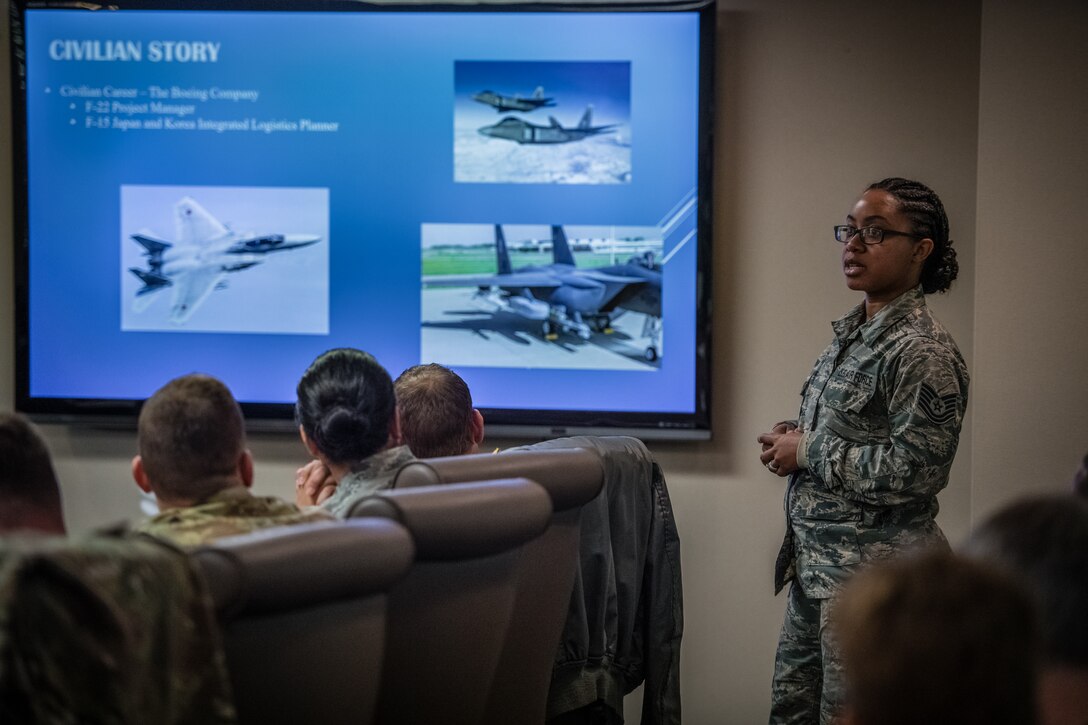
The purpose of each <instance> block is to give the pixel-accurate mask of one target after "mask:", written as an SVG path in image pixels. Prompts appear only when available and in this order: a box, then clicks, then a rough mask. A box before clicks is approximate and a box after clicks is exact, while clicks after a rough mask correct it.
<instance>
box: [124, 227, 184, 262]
mask: <svg viewBox="0 0 1088 725" xmlns="http://www.w3.org/2000/svg"><path fill="white" fill-rule="evenodd" d="M131 236H132V240H133V241H135V242H138V243H139V245H140V246H141V247H143V248H144V256H145V257H147V264H148V266H149V267H151V270H152V271H153V272H157V271H158V270H159V269H161V268H162V253H163V252H165V251H166V250H167V249H169V248H170V247H172V246H174V245H173V244H171V243H170V242H165V241H163V240H162V239H159V238H157V237H154V236H152V235H151V234H150V233H146V232H143V231H141V232H138V233H136V234H133V235H131Z"/></svg>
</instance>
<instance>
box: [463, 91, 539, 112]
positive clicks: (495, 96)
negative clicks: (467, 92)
mask: <svg viewBox="0 0 1088 725" xmlns="http://www.w3.org/2000/svg"><path fill="white" fill-rule="evenodd" d="M472 100H474V101H479V102H480V103H485V104H487V105H489V106H492V107H494V109H495V110H496V111H498V112H499V113H502V112H503V111H522V112H525V113H528V112H529V111H535V110H536V109H538V108H548V107H551V106H554V105H555V99H554V98H545V97H544V87H543V86H537V87H536V90H535V91H533V95H531V96H529V97H528V98H523V97H521V96H516V95H515V96H504V95H502V94H501V93H495V92H494V91H480V92H479V93H477V94H475V95H474V96H473V97H472Z"/></svg>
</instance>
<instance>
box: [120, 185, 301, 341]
mask: <svg viewBox="0 0 1088 725" xmlns="http://www.w3.org/2000/svg"><path fill="white" fill-rule="evenodd" d="M174 225H175V239H174V242H173V243H171V242H167V241H165V240H162V239H159V238H156V237H155V236H152V235H151V234H150V233H146V232H143V231H141V232H140V233H138V234H133V235H131V236H132V239H133V240H134V241H136V242H138V243H139V244H140V246H142V247H143V248H144V255H143V256H144V258H145V259H146V260H147V269H140V268H139V267H130V268H129V271H130V272H132V273H133V274H134V275H136V276H137V277H138V278H139V279H140V281H141V282H143V286H142V287H141V288H140V289H139V290H137V291H136V299H135V300H134V301H133V305H132V307H133V309H134V310H135V311H136V312H142V311H143V310H145V309H146V308H147V307H148V306H149V305H150V304H151V303H152V302H153V301H154V300H155V298H156V297H157V296H158V295H156V294H155V293H157V292H161V291H162V290H164V289H166V288H168V287H171V288H173V290H174V296H173V301H172V303H171V308H170V322H173V323H174V324H178V325H180V324H183V323H185V322H186V321H188V319H189V318H190V317H192V316H193V313H194V312H196V309H197V308H198V307H199V306H200V305H201V304H202V303H203V302H204V300H206V299H207V298H208V295H210V294H211V293H212V292H213V291H215V290H216V289H222V288H223V287H225V286H226V282H225V280H224V278H225V277H226V276H227V274H229V273H230V272H240V271H242V270H243V269H249V268H250V267H254V266H256V265H258V264H260V263H261V262H263V261H265V259H266V258H267V257H268V255H269V254H272V253H275V252H286V251H288V250H291V249H301V248H302V247H308V246H310V245H311V244H316V243H317V242H319V241H321V237H319V236H314V235H308V234H266V235H253V234H238V233H236V232H234V231H232V230H231V229H230V228H229V227H227V226H226V225H225V224H223V223H222V222H220V221H219V220H218V219H216V218H215V217H214V216H212V215H211V214H210V213H208V211H207V210H206V209H204V207H202V206H201V205H200V204H198V203H197V202H196V201H195V200H194V199H193V198H191V197H188V196H186V197H182V198H181V199H180V200H179V201H178V202H177V204H175V205H174Z"/></svg>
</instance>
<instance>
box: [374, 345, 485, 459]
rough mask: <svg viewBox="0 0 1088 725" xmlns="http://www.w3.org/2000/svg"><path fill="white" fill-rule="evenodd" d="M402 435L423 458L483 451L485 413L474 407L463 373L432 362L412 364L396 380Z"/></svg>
mask: <svg viewBox="0 0 1088 725" xmlns="http://www.w3.org/2000/svg"><path fill="white" fill-rule="evenodd" d="M393 385H394V388H395V390H396V394H397V408H398V410H399V411H400V435H401V439H402V440H403V441H404V443H405V444H406V445H407V446H408V447H409V448H411V449H412V453H414V454H415V455H416V456H418V457H419V458H438V457H440V456H460V455H463V454H466V453H479V452H480V442H481V441H483V439H484V417H483V416H482V415H480V411H478V410H476V409H475V408H473V407H472V394H471V393H470V392H469V390H468V385H466V384H465V381H464V380H462V379H461V376H460V375H458V374H457V373H455V372H453V371H452V370H450V369H449V368H447V367H444V366H442V365H438V364H437V363H430V364H428V365H415V366H413V367H410V368H408V369H407V370H405V371H404V372H403V373H401V374H400V377H398V378H397V379H396V381H395V382H394V384H393Z"/></svg>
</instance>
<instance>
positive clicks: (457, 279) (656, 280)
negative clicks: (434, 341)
mask: <svg viewBox="0 0 1088 725" xmlns="http://www.w3.org/2000/svg"><path fill="white" fill-rule="evenodd" d="M552 245H553V259H554V261H553V263H552V264H549V265H530V266H527V267H520V268H518V269H516V270H514V269H512V267H511V264H510V255H509V252H508V251H507V247H506V238H505V236H504V234H503V230H502V226H501V225H499V224H496V225H495V255H496V263H497V270H498V271H497V273H496V274H490V275H477V274H451V275H433V276H426V277H424V278H423V285H424V287H454V286H458V287H467V286H474V287H478V288H479V289H478V291H477V292H476V294H475V299H477V301H478V302H481V303H483V304H486V305H487V306H488V307H489V308H491V309H492V310H494V312H495V313H499V312H503V313H513V314H516V315H518V316H520V317H523V318H525V319H527V320H532V321H535V322H540V323H541V327H540V329H541V334H542V335H543V337H544V338H545V339H546V340H556V339H558V337H559V335H560V333H565V332H569V333H573V334H576V335H577V336H578V337H580V338H581V339H583V340H588V339H590V337H591V336H592V334H593V332H599V333H605V334H608V333H610V332H611V329H612V319H613V318H614V317H615V316H617V315H618V313H617V308H619V309H620V310H621V311H622V310H629V311H636V310H635V306H636V305H638V306H639V307H640V309H639V310H637V311H640V312H643V314H647V315H651V314H653V313H654V308H653V305H652V300H653V299H654V298H656V300H657V306H656V319H657V326H656V329H657V337H655V338H652V339H653V342H652V343H651V345H650V346H649V347H648V348H647V349H646V351H645V354H644V357H645V358H646V359H647V360H650V361H653V360H656V359H657V357H658V355H659V344H660V343H659V342H658V341H657V338H658V337H659V336H660V316H661V304H660V300H661V273H660V271H659V270H654V269H652V268H646V267H640V266H639V265H637V264H635V263H633V262H629V263H628V265H616V266H614V267H611V268H605V267H598V268H584V269H579V268H578V267H577V266H576V265H575V262H574V256H573V255H572V254H571V251H570V247H569V245H568V243H567V239H566V234H565V233H564V232H563V228H562V227H561V226H558V225H554V226H552ZM621 269H623V270H626V272H621V271H620V270H621ZM655 275H656V276H655ZM647 288H649V289H647ZM621 302H623V303H624V304H626V305H628V307H621V305H620V303H621Z"/></svg>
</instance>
